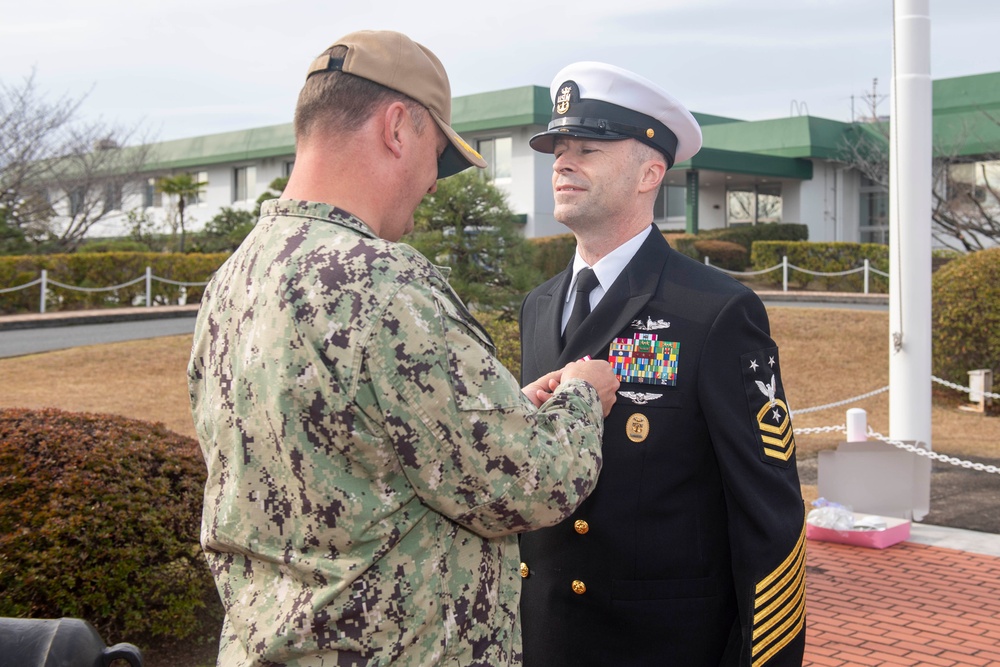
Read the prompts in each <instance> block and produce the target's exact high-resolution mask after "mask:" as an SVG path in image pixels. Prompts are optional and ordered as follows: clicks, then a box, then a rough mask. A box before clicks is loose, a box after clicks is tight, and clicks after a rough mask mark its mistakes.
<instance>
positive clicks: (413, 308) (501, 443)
mask: <svg viewBox="0 0 1000 667" xmlns="http://www.w3.org/2000/svg"><path fill="white" fill-rule="evenodd" d="M384 303H386V304H387V305H386V309H385V311H384V312H383V313H382V316H381V317H380V318H378V319H377V320H376V321H375V322H373V323H371V333H370V336H369V338H368V340H367V343H366V346H365V347H366V353H365V354H366V358H365V364H366V365H367V371H368V373H369V374H370V376H371V380H372V388H373V391H374V400H375V401H376V402H377V403H378V406H377V407H378V409H379V410H380V411H381V412H382V415H383V417H382V419H383V423H384V425H385V429H386V432H387V436H388V437H389V439H390V440H391V442H392V445H393V449H394V450H395V452H396V455H397V457H398V459H399V462H400V465H401V466H402V468H403V471H404V474H405V475H406V476H407V478H408V479H409V481H410V483H411V484H412V485H413V487H414V488H415V489H416V493H417V494H418V495H419V496H420V497H421V499H422V500H423V502H424V503H425V504H427V505H428V506H430V507H432V508H433V509H434V510H435V511H437V512H440V513H441V514H443V515H445V516H448V517H450V518H452V519H454V520H455V521H457V522H459V523H461V524H462V525H464V526H466V527H467V528H469V529H470V530H472V531H474V532H476V533H478V534H480V535H483V536H485V537H495V536H500V535H506V534H510V533H514V532H521V531H525V530H532V529H536V528H541V527H544V526H550V525H553V524H555V523H558V522H559V521H561V520H562V519H564V518H565V517H567V516H569V515H570V514H571V513H572V512H573V511H574V509H575V508H576V507H577V506H578V505H579V504H580V503H581V502H582V501H583V499H584V498H586V497H587V495H588V494H589V493H590V491H591V490H592V489H593V486H594V484H596V482H597V475H598V472H599V471H600V466H601V444H600V443H601V435H602V431H603V419H602V415H601V409H600V401H599V399H598V397H597V392H596V391H595V390H594V388H593V387H591V386H590V385H589V384H587V383H586V382H583V381H581V380H573V381H570V382H566V383H564V384H563V385H562V386H560V387H559V388H558V389H557V390H556V392H555V395H554V396H553V397H552V398H551V399H550V400H549V401H548V402H546V403H545V404H544V405H543V406H542V407H541V408H539V409H536V408H535V407H534V405H532V404H531V402H530V401H529V400H528V399H527V398H526V397H525V396H524V394H523V393H522V392H521V389H520V387H519V385H518V382H517V380H516V379H515V378H514V377H513V376H512V375H511V374H510V372H508V371H507V369H506V368H504V367H503V366H502V365H501V364H500V362H499V361H498V360H497V359H496V358H495V357H494V356H493V355H492V354H491V353H490V351H489V346H490V344H489V342H488V341H487V340H484V339H483V337H482V334H481V333H480V331H479V327H478V325H476V324H473V323H471V322H469V321H468V320H467V319H466V316H465V315H463V313H462V310H464V309H459V308H458V307H457V306H456V304H455V302H454V301H453V300H452V298H451V297H450V295H449V294H447V293H444V292H442V291H440V290H438V289H436V288H432V287H430V286H425V285H420V284H417V283H410V284H408V285H405V286H403V287H402V288H401V289H399V291H398V292H397V293H396V294H394V295H391V296H390V297H389V298H387V299H386V300H385V301H384Z"/></svg>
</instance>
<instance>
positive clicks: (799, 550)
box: [756, 521, 806, 596]
mask: <svg viewBox="0 0 1000 667" xmlns="http://www.w3.org/2000/svg"><path fill="white" fill-rule="evenodd" d="M805 546H806V524H805V521H803V522H802V532H801V533H800V534H799V541H798V542H796V544H795V548H794V549H792V551H791V553H789V554H788V557H787V558H786V559H785V560H784V561H783V562H782V563H781V565H779V566H778V567H776V568H774V572H772V573H771V574H769V575H767V576H766V577H764V578H763V579H761V580H760V583H758V584H757V589H756V593H757V595H758V596H760V594H761V592H762V591H764V590H766V589H767V588H769V587H770V586H771V584H772V583H773V582H774V580H775V579H777V578H778V577H780V576H781V575H782V574H783V573H784V572H786V571H787V570H788V569H789V568H790V567H792V564H793V563H795V562H801V560H802V558H803V554H804V552H805Z"/></svg>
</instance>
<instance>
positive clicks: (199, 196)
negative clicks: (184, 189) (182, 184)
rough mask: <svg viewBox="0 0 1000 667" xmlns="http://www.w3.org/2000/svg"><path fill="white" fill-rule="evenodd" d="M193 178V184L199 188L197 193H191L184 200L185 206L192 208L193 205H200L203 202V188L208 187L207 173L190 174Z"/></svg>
mask: <svg viewBox="0 0 1000 667" xmlns="http://www.w3.org/2000/svg"><path fill="white" fill-rule="evenodd" d="M191 176H192V177H193V178H194V182H195V183H197V184H198V185H199V186H201V189H200V190H199V191H198V192H192V193H191V195H190V196H189V197H188V198H187V200H185V205H186V206H192V205H194V204H201V203H202V202H204V201H205V187H206V186H207V185H208V172H207V171H199V172H198V173H195V174H191Z"/></svg>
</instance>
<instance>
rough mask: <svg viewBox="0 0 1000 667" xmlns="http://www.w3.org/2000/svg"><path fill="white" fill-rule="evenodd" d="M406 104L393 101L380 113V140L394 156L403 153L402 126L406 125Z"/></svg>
mask: <svg viewBox="0 0 1000 667" xmlns="http://www.w3.org/2000/svg"><path fill="white" fill-rule="evenodd" d="M406 114H407V109H406V105H404V104H403V103H402V102H393V103H392V104H390V105H389V106H387V107H386V108H385V112H384V113H383V114H382V141H383V142H384V143H385V145H386V148H388V149H389V151H390V152H392V154H393V156H394V157H397V158H398V157H400V156H401V155H402V154H403V128H404V127H405V126H406Z"/></svg>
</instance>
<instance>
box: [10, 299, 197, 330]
mask: <svg viewBox="0 0 1000 667" xmlns="http://www.w3.org/2000/svg"><path fill="white" fill-rule="evenodd" d="M198 306H199V304H192V305H189V306H152V307H150V308H145V307H137V308H105V309H97V310H71V311H61V312H54V313H25V314H22V315H5V316H3V317H0V331H12V330H16V329H42V328H48V327H66V326H73V325H77V324H106V323H109V322H134V321H138V320H159V319H167V318H175V317H194V316H196V315H197V314H198Z"/></svg>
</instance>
